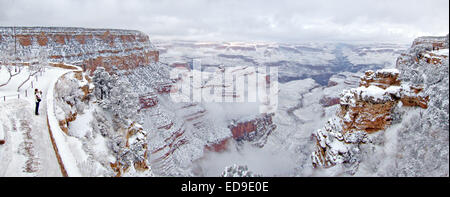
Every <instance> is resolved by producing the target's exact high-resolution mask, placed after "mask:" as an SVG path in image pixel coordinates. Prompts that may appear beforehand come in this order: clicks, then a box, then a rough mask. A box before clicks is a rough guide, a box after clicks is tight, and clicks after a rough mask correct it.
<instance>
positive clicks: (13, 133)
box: [0, 67, 67, 177]
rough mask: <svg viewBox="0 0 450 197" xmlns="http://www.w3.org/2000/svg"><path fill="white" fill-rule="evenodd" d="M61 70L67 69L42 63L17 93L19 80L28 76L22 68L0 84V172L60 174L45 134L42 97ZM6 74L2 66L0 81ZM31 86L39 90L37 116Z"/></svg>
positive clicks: (47, 135) (48, 138)
mask: <svg viewBox="0 0 450 197" xmlns="http://www.w3.org/2000/svg"><path fill="white" fill-rule="evenodd" d="M65 72H67V70H64V69H61V68H53V67H46V68H45V72H43V73H42V74H38V75H37V77H34V78H33V79H32V80H30V81H29V82H27V83H26V84H25V85H24V86H23V88H21V89H20V92H19V93H17V87H18V86H19V84H20V83H22V82H23V80H25V79H26V78H27V77H28V76H27V75H28V72H27V71H26V69H25V70H22V72H21V74H19V75H18V76H16V77H14V78H13V79H12V80H11V82H10V83H9V84H8V85H6V86H3V87H0V96H1V97H2V99H1V101H0V112H1V113H0V127H1V129H0V131H2V133H3V135H4V138H5V141H6V143H5V144H4V145H0V176H47V177H48V176H51V177H53V176H61V175H62V174H61V170H60V167H59V164H58V161H57V159H56V155H55V151H54V150H53V146H52V143H51V140H50V136H49V131H48V127H47V111H46V108H47V103H46V102H45V100H46V99H47V96H46V93H47V91H48V89H49V87H50V86H51V85H53V84H52V81H53V80H54V79H55V78H58V77H59V76H61V75H62V74H63V73H65ZM6 74H7V72H6V71H5V69H4V68H2V70H0V83H2V82H3V81H4V80H5V79H6V78H7V76H6ZM31 83H33V88H31ZM34 88H38V89H40V90H41V91H42V92H43V98H42V101H43V102H41V104H40V110H39V112H40V114H39V115H38V116H36V115H34V109H35V101H34V93H33V92H34V91H33V90H34ZM18 94H20V96H18Z"/></svg>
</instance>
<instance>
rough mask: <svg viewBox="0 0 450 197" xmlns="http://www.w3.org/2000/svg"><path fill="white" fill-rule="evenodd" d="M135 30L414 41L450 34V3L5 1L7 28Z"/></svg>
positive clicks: (232, 37) (0, 2)
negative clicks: (420, 37)
mask: <svg viewBox="0 0 450 197" xmlns="http://www.w3.org/2000/svg"><path fill="white" fill-rule="evenodd" d="M12 25H16V26H77V27H99V28H100V27H101V28H120V29H135V30H140V31H143V32H145V33H147V34H149V35H150V38H151V39H152V38H159V39H160V38H168V39H182V40H186V39H191V40H192V39H193V40H203V41H210V40H219V41H278V42H308V41H377V42H392V41H396V42H404V43H407V42H412V39H414V38H415V37H418V36H423V35H446V34H447V33H448V31H449V0H426V1H423V0H309V1H300V0H274V1H269V0H264V1H262V0H176V1H175V0H174V1H171V0H169V1H163V0H160V1H149V0H127V1H124V0H0V26H12Z"/></svg>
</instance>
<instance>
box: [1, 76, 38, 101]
mask: <svg viewBox="0 0 450 197" xmlns="http://www.w3.org/2000/svg"><path fill="white" fill-rule="evenodd" d="M44 72H45V69H43V70H42V71H41V72H39V73H38V74H36V75H34V76H33V77H32V78H31V80H30V81H29V82H27V84H28V85H24V86H22V87H21V88H20V90H18V91H17V92H16V93H14V94H9V95H0V102H6V101H7V100H11V99H20V98H28V97H29V96H33V93H34V88H35V87H36V83H37V82H39V77H42V76H43V75H44Z"/></svg>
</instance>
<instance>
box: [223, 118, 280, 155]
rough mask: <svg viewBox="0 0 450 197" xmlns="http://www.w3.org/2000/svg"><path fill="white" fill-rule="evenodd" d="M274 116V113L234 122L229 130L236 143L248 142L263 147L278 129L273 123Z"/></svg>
mask: <svg viewBox="0 0 450 197" xmlns="http://www.w3.org/2000/svg"><path fill="white" fill-rule="evenodd" d="M273 116H274V114H273V113H270V114H261V115H258V116H256V117H255V118H251V119H246V120H238V121H233V122H232V124H231V125H230V126H229V127H228V128H230V130H231V133H232V135H233V139H235V140H236V141H238V142H239V141H248V142H251V143H253V144H255V145H256V146H258V147H263V146H264V145H265V144H266V141H267V137H268V136H269V135H270V134H271V133H272V131H273V130H275V129H276V128H277V126H276V125H275V124H274V123H273V122H272V117H273Z"/></svg>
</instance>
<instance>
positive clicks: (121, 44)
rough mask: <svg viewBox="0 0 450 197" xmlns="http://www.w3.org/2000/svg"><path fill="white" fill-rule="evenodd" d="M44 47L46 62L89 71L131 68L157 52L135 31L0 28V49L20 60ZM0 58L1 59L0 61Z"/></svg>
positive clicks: (156, 56)
mask: <svg viewBox="0 0 450 197" xmlns="http://www.w3.org/2000/svg"><path fill="white" fill-rule="evenodd" d="M41 49H48V53H47V56H48V58H49V61H50V62H64V63H68V64H74V65H77V66H80V67H82V68H83V69H84V70H90V71H93V70H95V68H97V67H98V66H103V67H105V68H106V69H107V70H110V69H111V68H112V67H113V66H116V67H117V68H118V69H133V68H137V67H139V66H145V65H148V64H150V63H152V62H157V61H159V51H157V50H156V49H155V47H153V45H152V44H151V42H150V40H149V37H148V36H147V35H146V34H144V33H142V32H139V31H133V30H116V29H88V28H73V27H0V50H1V51H8V53H10V54H14V56H15V58H18V59H21V57H26V54H31V52H32V51H33V50H36V51H39V50H41ZM0 61H1V60H0Z"/></svg>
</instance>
